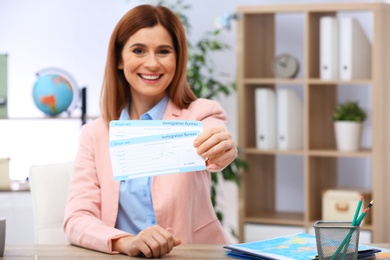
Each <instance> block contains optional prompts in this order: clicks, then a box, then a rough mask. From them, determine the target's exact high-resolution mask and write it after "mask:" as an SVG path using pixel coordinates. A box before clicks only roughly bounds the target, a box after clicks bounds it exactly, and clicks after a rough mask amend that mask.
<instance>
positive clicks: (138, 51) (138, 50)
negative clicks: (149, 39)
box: [133, 49, 144, 54]
mask: <svg viewBox="0 0 390 260" xmlns="http://www.w3.org/2000/svg"><path fill="white" fill-rule="evenodd" d="M133 52H134V53H135V54H143V53H144V52H143V50H142V49H134V50H133Z"/></svg>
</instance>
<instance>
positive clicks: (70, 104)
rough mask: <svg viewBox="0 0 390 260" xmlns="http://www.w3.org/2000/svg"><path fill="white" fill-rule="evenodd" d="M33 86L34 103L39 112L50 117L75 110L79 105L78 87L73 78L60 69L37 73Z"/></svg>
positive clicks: (49, 69)
mask: <svg viewBox="0 0 390 260" xmlns="http://www.w3.org/2000/svg"><path fill="white" fill-rule="evenodd" d="M36 75H37V80H36V81H35V83H34V86H33V99H34V103H35V105H36V106H37V108H38V109H39V110H41V111H42V112H43V113H45V114H46V115H49V116H57V115H58V114H60V113H62V112H65V111H68V113H70V111H72V110H73V109H74V104H77V99H78V93H79V90H78V86H77V84H76V82H75V80H74V79H73V77H72V76H71V75H70V74H69V73H68V72H66V71H64V70H62V69H58V68H48V69H44V70H41V71H39V72H37V74H36Z"/></svg>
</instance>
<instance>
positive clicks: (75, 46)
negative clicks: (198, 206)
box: [0, 0, 382, 243]
mask: <svg viewBox="0 0 390 260" xmlns="http://www.w3.org/2000/svg"><path fill="white" fill-rule="evenodd" d="M167 2H168V3H175V2H176V0H169V1H167ZM184 2H186V3H188V4H190V5H191V8H190V9H189V10H187V11H186V14H187V15H188V18H189V22H190V24H191V26H192V30H191V32H190V34H189V39H190V41H191V42H194V41H196V40H197V39H200V38H201V37H202V36H204V35H205V33H206V32H207V31H210V30H213V29H214V26H215V25H214V23H215V20H216V19H217V17H220V16H222V15H224V14H226V13H232V12H233V13H234V12H235V10H236V8H237V6H239V5H261V4H292V3H318V4H321V3H329V2H334V3H343V2H349V3H351V2H382V1H352V0H351V1H342V0H340V1H336V0H322V1H321V0H313V1H303V0H301V1H291V0H290V1H288V0H284V1H283V0H272V1H271V0H228V1H226V0H211V1H210V0H208V1H207V0H196V1H191V0H184ZM141 3H153V2H152V1H138V0H114V1H113V0H110V1H108V0H83V1H77V0H55V1H45V0H34V1H32V0H30V1H29V0H13V1H7V0H0V53H1V54H8V117H9V120H0V158H1V157H4V158H7V157H9V158H11V160H10V177H11V179H13V180H24V179H26V177H27V176H28V171H29V168H30V166H31V165H34V164H44V163H56V162H65V161H71V160H73V159H74V156H75V153H76V150H77V146H78V135H79V131H80V126H81V122H80V120H79V119H78V116H79V115H80V111H79V110H78V109H76V110H75V111H73V112H72V114H71V117H72V118H73V119H65V118H64V119H45V118H44V117H45V116H44V115H43V114H42V112H41V111H39V110H38V109H37V108H36V106H35V105H34V103H33V99H32V87H33V84H34V82H35V80H36V73H37V72H38V71H40V70H42V69H45V68H48V67H57V68H61V69H63V70H65V71H67V72H69V73H70V74H71V75H72V76H73V77H74V79H75V80H76V82H77V83H78V85H79V86H80V87H86V88H87V115H88V116H89V117H91V118H93V117H97V116H98V115H99V95H100V87H101V82H102V77H103V70H104V66H105V59H106V53H107V45H108V41H109V38H110V35H111V32H112V30H113V28H114V26H115V25H116V23H117V22H118V20H119V19H120V18H121V17H122V15H123V14H124V13H125V12H127V11H128V10H129V9H131V8H132V7H134V6H136V5H138V4H141ZM294 19H295V20H296V22H297V23H300V22H301V21H300V19H302V18H301V17H295V18H294V17H293V20H294ZM359 19H362V20H361V21H363V22H362V25H363V29H364V30H365V31H366V32H367V34H368V35H369V36H370V34H371V32H370V23H369V22H368V21H369V19H366V17H361V18H359ZM281 24H283V21H281ZM285 25H286V24H285ZM289 26H294V22H293V23H290V24H288V26H284V28H285V29H284V30H285V31H284V32H281V33H280V35H281V37H285V38H284V39H282V41H280V43H278V45H277V48H276V49H277V52H281V51H286V50H287V51H288V50H289V49H291V48H299V49H302V48H301V47H300V46H299V45H300V44H303V42H299V41H294V40H291V39H294V35H289V34H288V31H289V30H288V28H289ZM236 30H237V27H236V22H235V21H234V20H233V21H232V23H231V28H230V30H224V31H223V32H222V34H221V39H222V41H224V42H226V43H227V44H228V45H230V50H227V51H225V52H224V53H218V54H215V55H213V57H212V58H213V62H214V64H215V69H216V75H223V76H221V80H226V81H231V80H234V79H235V74H236V70H237V61H236V60H237V53H236V41H237V39H236V36H237V34H236ZM290 37H291V39H290ZM298 58H300V59H302V57H298ZM299 73H302V72H301V71H300V72H299ZM359 95H366V93H365V92H359V91H357V93H356V98H359ZM218 100H219V101H220V102H221V104H222V106H223V107H224V109H225V110H226V112H227V114H228V117H229V122H228V128H229V130H230V131H231V132H232V134H233V137H234V138H235V139H236V140H237V106H236V95H235V94H233V95H231V96H228V97H225V96H221V97H220V98H218ZM362 106H363V107H364V108H365V109H369V107H370V104H368V103H367V102H366V103H363V104H362ZM67 116H68V115H60V117H67ZM365 127H366V129H365V133H366V134H369V131H370V129H369V127H368V126H367V125H366V126H365ZM368 142H369V140H368V138H366V137H365V136H363V143H362V145H363V146H364V145H369V143H368ZM280 160H285V159H284V158H281V159H280ZM367 164H369V162H367V161H364V160H362V161H360V162H358V163H356V162H349V161H346V162H345V163H342V164H341V165H340V166H339V167H346V168H348V169H350V171H358V172H359V175H360V176H359V178H353V179H352V180H350V179H348V177H347V178H345V177H341V178H345V179H340V180H339V182H340V183H341V184H342V183H345V185H351V181H352V182H357V181H359V182H361V183H356V185H359V186H366V187H370V178H369V177H368V176H369V175H367V174H366V173H365V172H364V171H361V169H367V168H368V166H367ZM293 165H294V167H293V168H296V169H283V168H282V166H280V167H281V168H280V170H281V171H283V170H284V171H294V170H295V171H296V172H298V173H297V174H298V176H299V169H300V168H302V167H303V166H302V162H299V161H298V162H296V163H294V164H293ZM296 176H297V175H294V174H291V175H290V177H288V178H285V177H283V178H279V179H278V180H277V183H278V185H280V186H281V187H284V188H282V189H280V190H281V193H280V194H278V196H277V207H279V208H285V209H286V210H297V211H302V209H303V205H302V204H301V203H303V202H301V201H299V199H297V200H295V199H294V198H296V197H297V198H299V197H300V196H301V194H296V192H297V191H296V190H295V191H294V192H295V193H291V191H290V190H289V186H290V184H291V183H294V185H300V184H299V183H297V180H296ZM352 184H355V183H352ZM302 189H303V188H302ZM298 192H299V191H298ZM259 199H261V198H259ZM219 201H220V202H219V206H220V208H221V209H222V212H223V213H224V216H225V221H224V223H225V227H226V229H227V231H228V232H229V233H230V229H231V228H233V229H236V230H237V222H238V207H239V206H238V189H237V186H236V185H234V184H232V183H222V184H221V185H220V187H219ZM295 201H296V203H295ZM1 211H2V209H1V206H0V216H1V215H2V212H1ZM31 223H32V222H31ZM21 225H23V224H22V223H21ZM27 229H28V228H27ZM24 232H30V230H27V231H24ZM256 232H261V229H260V230H257V231H256ZM282 232H283V231H282ZM30 233H31V232H30ZM31 237H32V236H29V235H28V236H27V237H26V236H24V237H19V238H20V240H18V239H19V238H18V237H16V236H15V237H14V238H13V241H12V242H21V243H28V242H33V241H30V240H29V239H30V238H31ZM232 239H233V240H234V237H232Z"/></svg>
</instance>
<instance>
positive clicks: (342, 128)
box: [334, 121, 362, 151]
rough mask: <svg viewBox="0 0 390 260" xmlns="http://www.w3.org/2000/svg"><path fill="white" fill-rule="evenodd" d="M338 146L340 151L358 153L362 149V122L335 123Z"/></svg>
mask: <svg viewBox="0 0 390 260" xmlns="http://www.w3.org/2000/svg"><path fill="white" fill-rule="evenodd" d="M334 129H335V134H336V145H337V149H338V150H340V151H357V150H359V148H360V139H361V132H362V122H355V121H335V122H334Z"/></svg>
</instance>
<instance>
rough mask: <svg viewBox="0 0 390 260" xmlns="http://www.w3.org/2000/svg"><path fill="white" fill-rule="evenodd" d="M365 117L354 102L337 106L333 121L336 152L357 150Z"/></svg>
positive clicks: (364, 113)
mask: <svg viewBox="0 0 390 260" xmlns="http://www.w3.org/2000/svg"><path fill="white" fill-rule="evenodd" d="M366 117H367V115H366V112H365V111H364V110H363V109H362V108H361V107H360V106H359V104H358V102H356V101H346V102H344V103H341V104H339V105H338V106H337V108H336V110H335V112H334V113H333V121H334V129H335V134H336V145H337V149H338V150H340V151H357V150H359V147H360V139H361V133H362V124H363V121H364V120H365V119H366Z"/></svg>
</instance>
